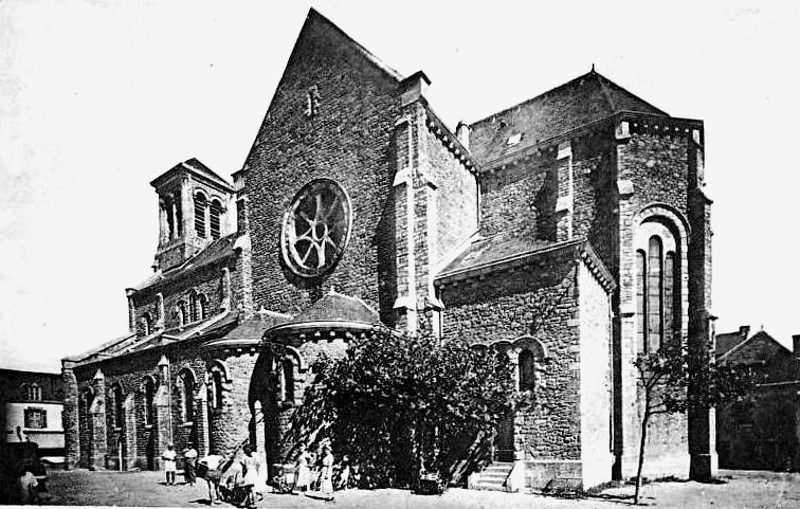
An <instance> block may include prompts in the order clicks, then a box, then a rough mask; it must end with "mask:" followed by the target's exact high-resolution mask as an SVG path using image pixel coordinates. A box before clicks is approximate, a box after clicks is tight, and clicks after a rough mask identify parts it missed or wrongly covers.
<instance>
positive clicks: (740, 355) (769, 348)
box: [717, 330, 791, 364]
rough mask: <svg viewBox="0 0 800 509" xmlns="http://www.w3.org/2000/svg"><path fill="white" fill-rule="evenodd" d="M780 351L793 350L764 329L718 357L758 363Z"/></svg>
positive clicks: (732, 360)
mask: <svg viewBox="0 0 800 509" xmlns="http://www.w3.org/2000/svg"><path fill="white" fill-rule="evenodd" d="M717 339H719V336H718V337H717ZM779 353H791V351H790V350H789V349H788V348H786V347H785V346H783V345H782V344H780V343H779V342H778V341H777V340H776V339H775V338H773V337H772V336H770V335H769V334H767V333H766V332H764V331H763V330H762V331H759V332H757V333H755V334H753V335H752V336H750V337H749V338H747V339H746V340H744V341H741V342H739V343H738V344H737V345H735V346H734V347H733V348H731V349H730V350H728V351H727V352H725V353H724V354H723V355H721V356H719V357H718V358H719V360H721V361H725V362H734V363H736V364H757V363H763V362H766V361H769V360H770V359H772V358H773V357H774V356H775V355H776V354H779Z"/></svg>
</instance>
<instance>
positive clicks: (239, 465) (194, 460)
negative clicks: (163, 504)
mask: <svg viewBox="0 0 800 509" xmlns="http://www.w3.org/2000/svg"><path fill="white" fill-rule="evenodd" d="M182 456H183V468H184V471H183V474H184V478H185V479H186V483H187V484H189V485H192V486H193V485H194V484H195V483H196V482H197V477H198V476H199V477H201V478H202V479H205V480H206V482H207V483H208V495H209V503H210V504H219V503H220V499H222V498H224V499H225V500H228V501H233V502H235V503H238V504H239V505H242V506H244V507H254V506H255V503H256V497H257V496H258V497H262V498H263V493H264V492H266V490H267V465H266V462H265V460H264V458H263V457H262V456H261V455H260V454H259V453H258V452H257V451H255V449H254V448H253V447H252V446H251V445H250V444H246V445H244V447H242V449H241V451H239V450H237V451H236V452H235V453H234V454H233V455H232V456H231V457H229V458H227V459H226V458H224V457H223V456H220V455H217V454H210V455H208V456H206V457H204V458H201V459H199V458H198V453H197V450H196V449H195V448H194V445H193V444H189V445H188V447H187V448H186V449H185V450H184V451H183V453H182ZM161 459H162V460H163V464H164V472H165V474H166V481H167V485H174V484H175V475H176V473H177V471H178V470H177V460H178V453H177V451H175V449H174V447H173V445H172V444H169V445H168V446H167V449H166V450H165V451H164V453H163V454H162V455H161ZM315 459H316V460H317V461H315ZM349 480H350V463H349V460H348V458H347V456H344V457H343V458H342V463H341V467H340V468H339V470H338V475H337V476H336V482H335V484H336V489H345V488H347V487H348V483H349ZM290 488H291V492H292V493H294V494H299V493H305V494H310V492H315V493H317V494H318V496H320V497H321V498H325V499H327V500H333V491H334V458H333V452H332V449H331V446H330V444H329V443H324V444H323V445H322V447H321V449H320V452H319V454H318V455H316V456H315V455H312V454H311V453H309V452H308V451H307V450H306V448H305V446H303V445H301V446H300V448H299V451H298V453H297V458H296V461H295V471H294V479H293V483H292V485H291V487H290Z"/></svg>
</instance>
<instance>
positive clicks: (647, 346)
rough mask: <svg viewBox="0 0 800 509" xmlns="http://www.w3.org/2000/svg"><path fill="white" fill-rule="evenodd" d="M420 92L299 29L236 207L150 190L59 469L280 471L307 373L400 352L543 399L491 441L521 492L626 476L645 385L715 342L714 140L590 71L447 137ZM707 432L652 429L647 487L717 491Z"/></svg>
mask: <svg viewBox="0 0 800 509" xmlns="http://www.w3.org/2000/svg"><path fill="white" fill-rule="evenodd" d="M429 85H430V80H429V79H428V77H427V76H426V75H425V74H424V73H423V72H417V73H414V74H412V75H411V76H402V75H400V74H398V73H397V72H396V71H394V70H393V69H391V68H390V67H388V66H387V65H386V64H384V63H383V62H382V61H381V60H379V59H378V58H377V57H376V56H374V55H373V54H371V53H370V52H369V51H367V50H366V49H365V48H364V47H362V46H361V45H360V44H358V43H357V42H355V41H354V40H353V39H351V38H350V37H349V36H348V35H347V34H345V33H344V32H342V31H341V30H340V29H339V28H337V27H336V26H335V25H334V24H332V23H331V22H330V21H329V20H327V19H325V18H324V17H323V16H322V15H320V14H319V13H317V12H316V11H314V10H311V11H310V12H309V14H308V18H307V20H306V22H305V25H304V26H303V28H302V30H301V32H300V35H299V37H298V39H297V42H296V44H295V47H294V49H293V51H292V54H291V56H290V58H289V61H288V64H287V66H286V69H285V71H284V74H283V77H282V79H281V81H280V83H279V85H278V88H277V90H276V92H275V95H274V97H273V98H272V102H271V104H270V106H269V109H268V111H267V112H266V115H265V116H264V120H263V122H262V124H261V126H260V128H259V130H258V132H257V133H256V135H255V139H254V141H253V144H252V147H251V149H250V152H249V153H248V154H247V156H246V158H245V160H244V164H243V166H242V167H241V169H239V170H238V171H236V172H235V173H233V175H232V183H231V181H229V180H227V179H226V178H224V177H223V176H220V175H219V174H218V173H216V172H215V171H213V170H212V169H210V168H208V167H206V166H205V165H204V164H203V163H201V162H200V161H198V160H197V159H189V160H187V161H185V162H183V163H180V164H177V165H176V166H175V167H173V168H171V169H169V170H168V171H166V172H165V173H163V174H162V175H161V176H159V177H157V178H156V179H155V180H153V181H152V182H151V185H152V186H153V188H154V190H155V193H156V195H157V201H156V203H158V207H159V212H160V216H159V217H160V225H159V233H160V234H159V241H158V247H157V249H156V255H155V262H154V265H153V269H154V272H153V273H152V275H151V276H150V277H149V278H148V279H147V280H145V281H143V282H141V283H139V284H138V285H136V286H132V287H131V288H128V289H127V299H128V309H129V323H128V332H127V333H126V334H125V335H123V336H121V337H119V338H116V339H113V340H111V341H108V342H106V343H103V344H102V345H100V346H99V347H97V348H96V349H93V350H91V351H89V352H85V353H82V354H80V355H75V356H73V357H69V358H66V359H64V360H63V378H64V382H65V394H66V396H65V405H64V429H65V436H66V451H67V452H66V454H67V458H68V463H69V465H70V466H72V467H85V468H96V469H132V468H149V469H155V468H158V467H159V464H160V456H161V451H163V449H164V448H165V447H166V445H167V444H168V443H173V444H175V448H176V449H177V450H179V451H180V450H183V449H184V448H185V447H186V445H187V444H188V443H189V442H193V443H195V444H196V445H197V448H198V450H199V451H200V454H201V455H202V454H207V453H210V452H217V453H223V454H224V453H228V452H231V451H232V450H234V449H235V448H236V447H237V446H238V445H239V444H240V443H241V442H242V441H243V440H247V439H249V440H250V441H251V442H252V443H254V444H256V446H257V448H258V450H260V451H263V452H265V454H266V456H267V459H268V462H269V463H270V464H279V463H281V462H285V461H291V458H287V451H288V450H289V448H290V447H291V446H292V445H293V444H288V443H286V442H287V436H288V435H287V427H288V425H289V421H290V417H291V415H292V413H293V412H294V411H295V410H296V408H297V407H298V406H299V405H302V403H303V394H304V389H305V387H307V385H308V384H309V383H310V381H311V380H312V379H313V376H314V373H313V369H312V366H313V364H314V361H315V359H317V358H318V356H319V355H320V354H322V353H325V354H327V355H329V356H331V355H333V356H335V355H338V354H341V353H343V352H344V351H345V349H346V348H347V345H348V343H349V342H351V341H353V339H355V338H369V337H370V335H371V334H374V333H375V330H376V329H377V328H389V329H395V330H401V331H408V332H411V333H414V332H429V333H433V334H436V335H438V336H439V337H441V338H442V340H443V341H446V340H447V339H448V338H454V337H462V338H465V339H466V340H467V341H468V342H469V343H470V344H472V345H473V347H474V348H492V349H495V350H496V351H497V352H498V354H500V355H503V356H504V357H503V358H504V359H507V361H508V362H509V363H511V364H512V365H513V366H514V370H515V373H516V374H517V377H518V390H519V391H527V390H531V391H535V393H536V395H537V396H536V397H537V400H536V405H535V406H533V407H532V408H530V409H528V410H525V411H524V412H518V413H517V415H514V416H513V417H512V418H510V419H509V420H508V421H507V422H504V423H503V424H501V425H500V426H499V427H498V430H497V433H496V436H495V437H494V447H493V449H492V458H490V459H491V460H493V461H494V463H495V465H496V466H500V467H501V469H504V470H502V471H503V472H505V473H506V474H507V475H508V480H507V481H505V487H506V488H508V487H509V486H510V485H511V484H512V482H511V480H512V479H513V480H514V482H513V484H514V485H515V486H517V487H520V486H522V485H524V486H531V487H541V486H544V485H546V484H547V483H548V482H550V481H551V480H553V479H573V480H575V479H577V480H578V481H579V482H580V483H581V484H582V485H583V486H584V487H589V486H593V485H597V484H600V483H602V482H605V481H609V480H611V479H612V478H623V477H630V476H632V475H635V472H636V464H637V463H636V458H637V454H638V446H639V436H640V435H639V427H640V421H641V412H642V404H641V402H640V397H639V396H640V390H639V388H638V386H637V372H636V369H635V367H634V366H633V364H632V361H633V360H634V359H635V358H636V356H637V355H638V354H639V353H641V352H652V351H655V350H656V349H658V348H659V347H660V345H662V344H663V343H664V342H665V341H667V340H669V339H671V338H673V337H676V338H680V339H681V340H682V341H684V342H688V345H689V348H690V349H691V348H694V349H703V348H707V345H708V342H709V339H710V337H711V320H712V317H711V314H710V310H709V309H710V283H711V253H710V246H711V231H710V215H709V210H710V203H711V202H710V200H708V199H707V198H706V196H705V195H704V193H703V185H704V183H703V180H704V176H703V152H704V145H703V138H704V131H703V122H702V121H700V120H691V119H685V118H675V117H672V116H670V115H669V114H667V113H666V112H664V111H663V110H661V109H659V108H657V107H656V106H654V105H652V104H650V103H648V102H647V101H645V100H643V99H641V98H639V97H637V96H636V95H634V94H632V93H631V92H628V91H627V90H625V89H624V88H622V87H621V86H619V85H617V84H615V83H613V82H612V81H610V80H609V79H607V78H605V77H604V76H602V75H601V74H599V73H597V72H595V70H594V69H592V70H591V71H590V72H588V73H587V74H584V75H582V76H578V77H576V78H575V79H573V80H572V81H569V82H568V83H565V84H563V85H561V86H559V87H557V88H555V89H552V90H550V91H547V92H545V93H543V94H541V95H538V96H536V97H534V98H532V99H530V100H527V101H525V102H523V103H520V104H517V105H513V106H510V107H509V108H508V109H506V110H503V111H500V112H497V113H494V114H492V115H490V116H488V117H487V118H484V119H481V120H478V121H475V122H473V123H471V124H466V123H463V122H462V123H459V124H458V126H457V127H456V128H455V130H451V129H450V128H449V127H448V126H447V125H445V123H444V122H443V121H442V120H441V119H440V118H439V117H438V116H437V114H436V113H435V111H434V105H432V104H430V103H429V102H428V100H427V99H426V88H427V87H428V86H429ZM713 430H714V425H713V414H712V413H711V412H710V411H707V410H706V411H698V410H696V411H694V412H692V413H691V414H690V415H688V416H669V417H663V418H661V416H659V418H658V419H655V420H654V422H653V423H652V424H651V430H650V433H649V437H650V439H649V442H650V443H649V445H648V461H647V463H646V467H647V470H646V472H645V474H646V475H648V476H654V475H668V474H673V475H677V476H682V477H685V476H686V475H687V474H688V473H690V468H691V474H692V476H693V477H703V476H707V475H709V474H710V472H711V471H712V470H713V468H714V466H715V454H714V450H713V445H712V444H713V436H712V433H713Z"/></svg>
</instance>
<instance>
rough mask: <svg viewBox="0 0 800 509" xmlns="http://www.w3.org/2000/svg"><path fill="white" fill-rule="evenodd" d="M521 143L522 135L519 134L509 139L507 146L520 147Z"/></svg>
mask: <svg viewBox="0 0 800 509" xmlns="http://www.w3.org/2000/svg"><path fill="white" fill-rule="evenodd" d="M520 141H522V133H517V134H514V135H511V136H509V137H508V141H507V142H506V145H508V146H509V147H513V146H514V145H519V142H520Z"/></svg>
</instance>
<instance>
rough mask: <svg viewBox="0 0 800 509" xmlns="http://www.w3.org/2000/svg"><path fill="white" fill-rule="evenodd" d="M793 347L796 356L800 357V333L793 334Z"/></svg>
mask: <svg viewBox="0 0 800 509" xmlns="http://www.w3.org/2000/svg"><path fill="white" fill-rule="evenodd" d="M792 349H793V351H794V356H795V357H796V358H798V359H800V334H795V335H794V336H792Z"/></svg>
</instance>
